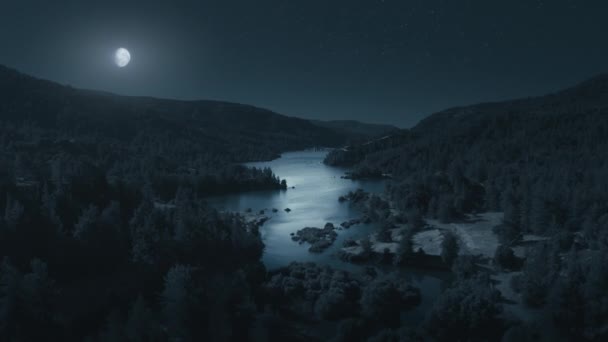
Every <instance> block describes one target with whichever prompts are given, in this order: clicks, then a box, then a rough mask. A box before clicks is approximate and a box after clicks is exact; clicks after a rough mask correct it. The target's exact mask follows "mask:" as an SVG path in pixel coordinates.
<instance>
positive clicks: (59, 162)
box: [0, 66, 352, 199]
mask: <svg viewBox="0 0 608 342" xmlns="http://www.w3.org/2000/svg"><path fill="white" fill-rule="evenodd" d="M351 139H352V135H349V133H347V132H344V131H336V130H332V129H330V128H327V127H320V126H318V125H314V124H313V123H311V122H310V121H308V120H304V119H299V118H293V117H287V116H284V115H280V114H277V113H274V112H271V111H268V110H264V109H260V108H256V107H252V106H247V105H241V104H235V103H225V102H214V101H176V100H163V99H154V98H146V97H127V96H118V95H114V94H109V93H103V92H96V91H89V90H80V89H74V88H72V87H69V86H63V85H59V84H56V83H53V82H50V81H45V80H40V79H36V78H33V77H30V76H27V75H24V74H22V73H19V72H17V71H15V70H12V69H9V68H6V67H2V66H0V142H1V146H2V147H1V148H0V165H2V166H3V173H4V174H5V176H6V177H7V179H12V180H15V179H20V180H22V181H25V182H34V183H37V184H43V183H45V182H48V181H49V175H50V174H51V172H52V170H55V171H53V172H59V173H61V174H62V175H61V177H64V178H65V180H64V181H65V183H71V182H72V181H74V179H75V178H74V177H80V178H81V181H82V182H85V181H86V182H89V183H91V182H93V180H92V179H90V178H91V177H93V175H95V177H97V179H104V180H107V181H109V182H115V181H117V180H120V181H122V182H125V183H127V184H131V185H134V186H136V187H139V186H142V185H144V184H148V185H150V187H151V188H152V190H153V192H154V195H155V196H156V197H158V198H162V199H172V198H173V197H174V196H175V193H176V191H177V188H178V187H179V186H187V187H191V188H194V189H196V190H198V192H199V193H201V194H217V193H223V192H229V191H241V190H253V189H267V188H281V187H283V186H284V185H281V184H280V182H279V180H278V179H277V178H276V177H275V176H274V175H273V174H272V172H271V171H270V170H253V169H248V168H245V167H242V166H237V165H235V163H238V162H246V161H254V160H269V159H272V158H276V157H278V156H279V154H280V153H281V152H284V151H289V150H297V149H304V148H310V147H316V146H337V145H342V144H344V143H345V142H346V141H348V140H351ZM58 170H61V171H58Z"/></svg>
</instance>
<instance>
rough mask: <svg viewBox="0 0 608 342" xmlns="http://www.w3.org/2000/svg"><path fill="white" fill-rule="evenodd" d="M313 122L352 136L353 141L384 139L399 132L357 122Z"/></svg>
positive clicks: (379, 125)
mask: <svg viewBox="0 0 608 342" xmlns="http://www.w3.org/2000/svg"><path fill="white" fill-rule="evenodd" d="M311 122H312V123H313V124H315V125H317V126H321V127H327V128H329V129H332V130H334V131H337V132H341V133H343V134H344V135H347V136H350V137H351V139H355V140H362V141H367V140H369V139H372V138H379V137H383V136H386V135H389V134H393V133H396V132H397V131H399V128H397V127H395V126H391V125H381V124H368V123H363V122H359V121H355V120H330V121H320V120H311Z"/></svg>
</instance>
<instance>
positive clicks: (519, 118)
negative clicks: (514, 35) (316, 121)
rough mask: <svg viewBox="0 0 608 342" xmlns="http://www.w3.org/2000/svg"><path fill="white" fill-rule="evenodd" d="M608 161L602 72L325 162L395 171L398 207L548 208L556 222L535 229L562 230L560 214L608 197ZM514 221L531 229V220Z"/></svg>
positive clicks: (435, 210) (461, 113)
mask: <svg viewBox="0 0 608 342" xmlns="http://www.w3.org/2000/svg"><path fill="white" fill-rule="evenodd" d="M606 160H608V76H607V75H602V76H598V77H596V78H593V79H591V80H588V81H586V82H583V83H581V84H579V85H577V86H575V87H573V88H570V89H567V90H564V91H561V92H557V93H555V94H551V95H546V96H542V97H536V98H527V99H522V100H514V101H507V102H498V103H488V104H480V105H474V106H469V107H461V108H453V109H449V110H446V111H443V112H440V113H437V114H434V115H431V116H430V117H429V118H427V119H425V120H423V121H422V122H420V124H418V125H417V126H416V127H414V128H412V129H411V130H404V131H401V132H400V133H398V134H394V135H392V136H391V137H388V138H385V139H379V140H375V141H372V142H369V143H366V144H362V145H356V146H350V147H349V148H347V149H345V150H336V151H335V152H333V153H331V154H330V155H329V156H328V157H327V159H326V163H328V164H334V165H336V164H342V165H355V166H356V169H357V172H355V174H357V173H359V174H360V175H363V176H365V175H377V174H381V173H389V174H392V176H393V177H394V178H395V182H394V185H393V187H392V188H391V195H392V196H393V198H394V200H395V201H396V202H397V203H400V205H402V206H403V208H409V209H411V208H416V209H419V210H422V211H424V212H425V213H426V214H428V215H430V216H436V215H438V214H439V212H440V211H441V212H442V213H443V214H444V215H446V216H457V215H458V214H459V213H462V212H463V211H467V210H472V209H475V210H507V211H508V209H509V208H511V207H515V209H517V210H520V211H524V212H529V211H533V209H532V206H535V208H536V209H535V210H537V209H538V208H539V207H543V208H545V207H547V208H551V213H552V214H551V215H553V219H554V221H555V222H554V223H553V224H552V225H553V227H548V226H546V225H545V226H542V225H541V226H542V227H540V226H539V227H537V228H538V229H539V230H544V229H551V228H555V226H560V225H562V224H565V221H567V219H566V218H565V217H566V216H567V215H566V216H559V215H562V213H566V212H571V211H575V212H577V213H576V215H577V217H576V218H575V219H576V220H578V219H580V217H578V216H579V215H582V214H583V213H581V212H580V211H581V210H587V209H590V208H591V207H592V206H594V205H595V203H596V201H598V200H602V199H603V200H608V198H606V193H607V192H606V190H607V188H608V181H607V179H606V177H605V175H606V174H608V166H607V165H606V163H605V161H606ZM479 192H483V196H482V195H481V194H479ZM474 194H477V197H475V195H474ZM475 198H477V199H476V200H474V199H475ZM533 203H534V204H533ZM604 203H607V201H604ZM571 205H572V206H576V209H575V208H568V206H571ZM440 208H444V209H443V210H440ZM605 209H608V208H605ZM596 210H600V211H601V209H599V208H596ZM518 215H519V214H518ZM523 216H525V215H523ZM558 216H559V217H558ZM519 219H522V220H524V222H523V223H522V225H523V226H524V228H525V229H528V228H530V226H531V223H530V222H529V219H530V218H529V217H525V218H521V217H520V218H518V220H519ZM513 220H515V219H513Z"/></svg>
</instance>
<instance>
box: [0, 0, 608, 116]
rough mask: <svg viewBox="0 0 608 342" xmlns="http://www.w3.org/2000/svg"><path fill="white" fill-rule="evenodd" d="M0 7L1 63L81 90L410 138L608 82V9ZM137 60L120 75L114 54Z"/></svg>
mask: <svg viewBox="0 0 608 342" xmlns="http://www.w3.org/2000/svg"><path fill="white" fill-rule="evenodd" d="M153 2H155V1H109V0H106V1H101V0H100V1H95V2H93V1H83V0H74V1H59V0H57V1H50V0H44V1H32V0H3V1H2V4H1V5H0V43H1V45H0V64H4V65H6V66H9V67H12V68H16V69H18V70H20V71H22V72H25V73H28V74H32V75H34V76H37V77H41V78H46V79H51V80H54V81H58V82H60V83H64V84H70V85H72V86H75V87H82V88H89V89H100V90H105V91H110V92H114V93H118V94H125V95H146V96H155V97H165V98H177V99H215V100H226V101H234V102H240V103H247V104H252V105H256V106H260V107H265V108H269V109H272V110H275V111H277V112H280V113H282V114H286V115H290V116H301V117H306V118H315V119H326V120H330V119H356V120H362V121H367V122H378V123H390V124H395V125H398V126H402V127H409V126H411V125H414V124H415V123H416V122H418V121H419V120H420V119H421V118H423V117H424V116H426V115H429V114H432V113H433V112H435V111H438V110H441V109H445V108H447V107H451V106H456V105H464V104H472V103H477V102H482V101H492V100H501V99H509V98H515V97H521V96H529V95H539V94H543V93H546V92H550V91H554V90H558V89H561V88H563V87H567V86H570V85H573V84H575V83H577V82H579V81H582V80H584V79H586V78H588V77H591V76H594V75H596V74H599V73H601V72H605V71H608V19H607V18H608V1H606V0H545V1H542V0H497V1H493V0H461V1H459V0H443V1H440V0H323V1H321V0H255V1H254V0H240V1H237V0H198V1H195V0H189V1H185V0H183V1H179V0H174V1H162V4H152V3H153ZM119 47H125V48H127V49H129V50H130V52H131V54H132V57H133V59H132V61H131V64H129V65H128V66H127V67H126V68H123V69H120V68H118V67H116V65H115V64H114V63H113V60H112V54H113V52H114V51H115V50H116V49H117V48H119Z"/></svg>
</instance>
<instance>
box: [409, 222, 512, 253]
mask: <svg viewBox="0 0 608 342" xmlns="http://www.w3.org/2000/svg"><path fill="white" fill-rule="evenodd" d="M503 217H504V214H503V213H499V212H488V213H482V214H475V215H468V216H467V217H466V219H465V220H464V221H462V222H458V223H441V222H439V221H438V220H426V222H427V224H428V225H429V226H430V227H432V228H436V229H439V230H446V231H452V232H453V233H454V234H456V236H458V239H459V243H460V253H461V254H471V255H482V256H484V257H488V258H492V257H494V252H495V251H496V247H498V245H499V242H498V237H497V236H496V234H494V232H493V231H492V228H494V227H495V226H497V225H499V224H501V223H502V219H503ZM423 233H424V232H423ZM419 234H421V233H419ZM433 234H436V233H433ZM442 239H443V238H441V239H439V238H436V239H435V240H434V241H433V243H432V246H433V248H435V247H436V244H437V243H439V246H440V245H441V241H439V240H442ZM423 248H424V251H425V252H427V253H428V254H430V252H429V251H427V248H429V249H430V248H431V246H427V247H426V248H425V247H423Z"/></svg>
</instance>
